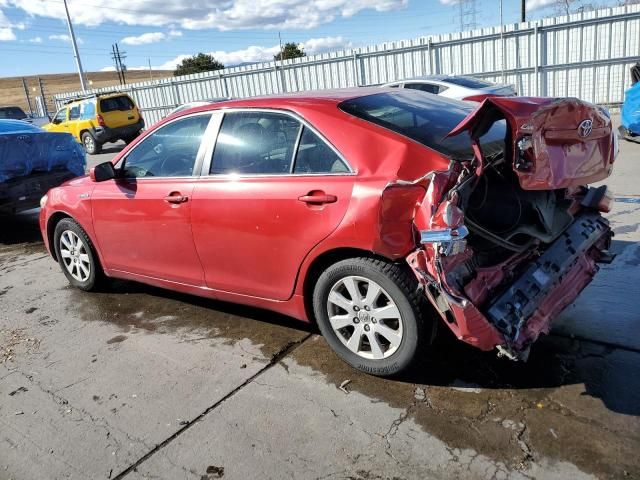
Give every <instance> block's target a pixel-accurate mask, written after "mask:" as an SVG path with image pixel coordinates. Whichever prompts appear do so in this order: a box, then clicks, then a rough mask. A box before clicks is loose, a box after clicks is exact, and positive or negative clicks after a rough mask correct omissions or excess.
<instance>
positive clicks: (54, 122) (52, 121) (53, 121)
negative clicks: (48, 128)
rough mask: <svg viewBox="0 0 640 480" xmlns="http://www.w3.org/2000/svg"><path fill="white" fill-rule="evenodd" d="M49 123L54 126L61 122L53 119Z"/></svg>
mask: <svg viewBox="0 0 640 480" xmlns="http://www.w3.org/2000/svg"><path fill="white" fill-rule="evenodd" d="M51 123H53V124H54V125H58V124H60V123H62V120H58V119H57V118H54V119H53V120H51Z"/></svg>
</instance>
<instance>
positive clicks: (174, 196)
mask: <svg viewBox="0 0 640 480" xmlns="http://www.w3.org/2000/svg"><path fill="white" fill-rule="evenodd" d="M187 200H189V197H187V196H186V195H181V194H180V192H171V193H170V194H169V195H167V196H166V197H164V201H165V202H167V203H184V202H186V201H187Z"/></svg>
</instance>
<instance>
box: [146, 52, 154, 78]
mask: <svg viewBox="0 0 640 480" xmlns="http://www.w3.org/2000/svg"><path fill="white" fill-rule="evenodd" d="M147 63H148V64H149V81H151V82H153V72H152V71H151V59H150V58H147Z"/></svg>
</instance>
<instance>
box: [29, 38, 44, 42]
mask: <svg viewBox="0 0 640 480" xmlns="http://www.w3.org/2000/svg"><path fill="white" fill-rule="evenodd" d="M29 43H42V37H33V38H30V39H29Z"/></svg>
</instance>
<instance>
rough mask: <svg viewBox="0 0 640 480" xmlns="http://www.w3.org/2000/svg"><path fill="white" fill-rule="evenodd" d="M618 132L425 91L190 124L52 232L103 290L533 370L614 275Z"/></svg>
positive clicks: (556, 111) (222, 113) (172, 129)
mask: <svg viewBox="0 0 640 480" xmlns="http://www.w3.org/2000/svg"><path fill="white" fill-rule="evenodd" d="M616 142H617V140H616V137H615V134H613V133H612V128H611V120H610V118H609V116H608V114H607V112H606V110H603V109H601V108H599V107H597V106H595V105H592V104H589V103H586V102H583V101H580V100H577V99H552V98H533V97H490V98H487V99H486V100H484V101H483V102H482V103H481V104H479V105H477V106H475V108H474V106H473V105H472V104H468V103H464V102H459V101H456V100H452V99H447V98H443V97H440V96H436V95H429V94H425V93H423V92H420V91H415V90H410V89H392V88H387V89H380V88H372V89H346V90H334V91H324V92H311V93H310V92H305V93H299V94H290V95H281V96H271V97H263V98H252V99H243V100H232V101H226V102H221V103H216V104H211V105H206V106H201V107H198V108H195V109H190V110H186V111H182V112H179V113H177V114H174V115H172V116H170V117H168V118H166V119H165V120H163V121H162V122H160V123H158V124H156V125H155V126H154V127H152V128H150V129H149V130H148V131H146V132H145V133H144V134H143V135H141V136H140V137H139V138H138V139H136V140H135V141H134V142H132V143H131V144H130V145H128V146H127V147H126V148H125V149H124V150H123V151H122V152H121V153H120V154H119V155H118V156H117V157H116V158H115V159H114V160H113V162H106V163H103V164H100V165H98V166H96V167H95V168H93V169H92V170H91V172H90V174H89V175H87V176H84V177H80V178H77V179H74V180H71V181H69V182H67V183H66V184H65V185H63V186H61V187H58V188H54V189H52V190H50V191H49V193H48V195H47V196H46V197H44V198H43V199H42V210H41V216H40V227H41V230H42V235H43V237H44V240H45V243H46V245H47V248H48V249H49V251H50V253H51V255H52V257H53V258H54V259H55V260H56V261H57V262H58V263H59V264H60V267H61V268H62V271H63V272H64V274H65V275H66V277H67V278H68V280H69V282H70V283H71V284H72V285H74V286H75V287H78V288H80V289H82V290H92V289H94V288H95V287H96V286H97V285H98V284H99V282H100V281H102V280H104V278H105V277H114V278H122V279H129V280H134V281H138V282H144V283H147V284H151V285H155V286H158V287H163V288H167V289H171V290H177V291H181V292H186V293H189V294H194V295H200V296H204V297H210V298H215V299H219V300H224V301H230V302H237V303H242V304H247V305H252V306H256V307H260V308H264V309H270V310H273V311H277V312H280V313H283V314H286V315H289V316H292V317H295V318H297V319H300V320H302V321H306V322H315V323H316V324H317V326H318V328H319V329H320V331H321V332H322V334H323V335H324V337H325V338H326V340H327V342H328V343H329V345H330V346H331V347H332V348H333V349H334V350H335V352H336V353H337V354H338V355H339V356H340V357H341V358H342V359H344V360H345V361H346V362H348V363H349V364H350V365H352V366H354V367H356V368H358V369H361V370H363V371H366V372H369V373H372V374H375V375H381V376H386V375H394V374H397V373H399V372H401V371H403V370H405V369H406V368H407V367H409V366H410V365H411V363H412V361H413V360H414V359H415V358H416V356H417V355H418V354H419V352H420V351H423V350H424V349H427V348H429V344H430V341H431V340H432V337H433V335H434V334H435V332H436V328H435V327H436V326H438V327H442V328H445V329H450V330H451V331H452V332H453V333H454V334H455V336H456V337H457V338H458V339H460V340H461V341H463V342H466V343H468V344H471V345H473V346H475V347H477V348H480V349H482V350H487V351H488V350H497V351H498V352H499V353H501V354H504V355H506V356H508V357H509V358H511V359H526V357H527V354H528V351H529V348H530V347H531V345H532V344H533V343H534V342H535V340H536V339H537V338H538V336H539V335H540V334H543V333H546V332H548V331H549V329H550V326H551V323H552V320H553V319H554V317H556V316H557V315H558V313H559V312H560V311H561V310H563V309H564V308H565V307H566V306H567V305H568V304H570V303H571V302H573V301H574V300H575V299H576V297H577V296H578V294H579V293H580V291H582V290H583V289H584V287H585V286H586V285H587V284H588V283H589V282H590V281H591V279H592V278H593V276H594V275H595V274H596V272H597V270H598V266H597V264H598V263H601V262H610V261H611V260H612V258H613V256H612V255H611V254H610V253H609V252H608V250H607V249H608V247H609V243H610V239H611V236H612V233H611V230H610V228H609V224H608V222H607V220H606V219H605V218H604V217H603V216H602V212H607V211H608V210H609V205H610V202H611V197H610V195H609V193H608V191H607V189H606V187H598V188H596V187H590V186H588V184H590V183H592V182H596V181H600V180H602V179H604V178H606V177H607V176H609V175H610V173H611V170H612V167H613V164H614V160H615V157H616V154H617V143H616Z"/></svg>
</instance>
